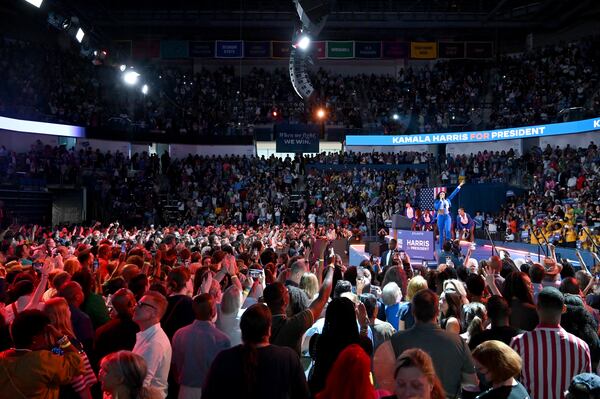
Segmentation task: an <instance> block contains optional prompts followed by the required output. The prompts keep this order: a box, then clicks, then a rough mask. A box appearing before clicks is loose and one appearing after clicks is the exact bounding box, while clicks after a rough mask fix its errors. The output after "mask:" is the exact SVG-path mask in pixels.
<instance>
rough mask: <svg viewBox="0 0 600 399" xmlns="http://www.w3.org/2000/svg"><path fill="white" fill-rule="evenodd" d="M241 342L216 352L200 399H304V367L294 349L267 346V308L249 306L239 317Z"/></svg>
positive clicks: (269, 328) (257, 305) (306, 393)
mask: <svg viewBox="0 0 600 399" xmlns="http://www.w3.org/2000/svg"><path fill="white" fill-rule="evenodd" d="M240 329H241V330H242V342H243V344H241V345H237V346H235V347H233V348H231V349H226V350H224V351H222V352H220V353H219V354H218V355H217V357H216V358H215V360H214V361H213V363H212V365H211V366H210V370H209V372H208V376H207V377H206V381H205V383H204V388H203V389H202V399H213V398H218V399H223V398H245V399H255V398H256V399H258V398H270V399H279V398H281V399H288V398H289V399H307V398H308V397H309V392H308V386H307V385H306V378H305V377H304V370H303V369H302V365H301V364H300V358H299V357H298V355H297V354H296V352H295V351H294V350H293V349H291V348H288V347H284V346H276V345H271V344H270V343H269V336H270V334H271V311H270V310H269V308H268V307H267V306H265V305H264V304H262V303H257V304H255V305H252V306H250V307H249V308H248V309H246V311H245V312H244V314H243V315H242V318H241V320H240Z"/></svg>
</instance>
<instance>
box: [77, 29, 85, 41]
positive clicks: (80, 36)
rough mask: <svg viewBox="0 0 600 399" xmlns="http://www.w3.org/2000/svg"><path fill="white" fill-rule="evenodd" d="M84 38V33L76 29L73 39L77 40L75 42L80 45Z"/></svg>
mask: <svg viewBox="0 0 600 399" xmlns="http://www.w3.org/2000/svg"><path fill="white" fill-rule="evenodd" d="M84 36H85V32H84V31H83V29H81V28H79V29H77V33H76V34H75V39H77V41H78V42H79V43H81V41H82V40H83V37H84Z"/></svg>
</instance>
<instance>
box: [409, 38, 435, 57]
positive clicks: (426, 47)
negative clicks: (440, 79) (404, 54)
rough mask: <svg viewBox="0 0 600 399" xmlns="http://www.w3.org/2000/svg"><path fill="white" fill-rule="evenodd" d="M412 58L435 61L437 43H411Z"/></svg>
mask: <svg viewBox="0 0 600 399" xmlns="http://www.w3.org/2000/svg"><path fill="white" fill-rule="evenodd" d="M410 58H413V59H416V60H433V59H436V58H437V43H436V42H410Z"/></svg>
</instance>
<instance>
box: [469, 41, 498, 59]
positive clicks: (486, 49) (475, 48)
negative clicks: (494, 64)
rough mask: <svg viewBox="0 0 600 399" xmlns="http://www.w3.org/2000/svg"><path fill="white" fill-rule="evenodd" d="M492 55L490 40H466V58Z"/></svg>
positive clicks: (489, 56)
mask: <svg viewBox="0 0 600 399" xmlns="http://www.w3.org/2000/svg"><path fill="white" fill-rule="evenodd" d="M493 56H494V45H493V43H492V42H467V58H492V57H493Z"/></svg>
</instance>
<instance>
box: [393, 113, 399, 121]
mask: <svg viewBox="0 0 600 399" xmlns="http://www.w3.org/2000/svg"><path fill="white" fill-rule="evenodd" d="M399 118H400V117H399V116H398V114H394V115H392V119H393V120H395V121H397V120H398V119H399Z"/></svg>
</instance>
